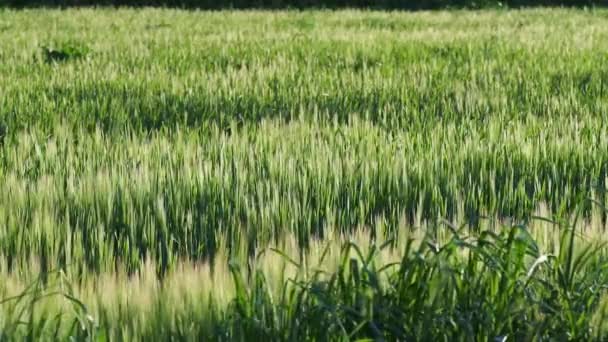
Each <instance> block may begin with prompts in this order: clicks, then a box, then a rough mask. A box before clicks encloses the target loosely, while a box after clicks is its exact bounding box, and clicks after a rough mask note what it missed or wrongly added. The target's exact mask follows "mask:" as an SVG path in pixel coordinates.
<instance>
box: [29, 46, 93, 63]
mask: <svg viewBox="0 0 608 342" xmlns="http://www.w3.org/2000/svg"><path fill="white" fill-rule="evenodd" d="M41 49H42V55H43V56H42V57H43V60H44V61H45V62H46V63H53V62H65V61H68V60H74V59H81V58H85V57H87V56H89V54H90V53H91V49H90V48H89V47H88V46H86V45H84V44H82V43H77V42H65V43H62V44H59V45H57V46H42V47H41Z"/></svg>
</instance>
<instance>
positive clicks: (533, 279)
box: [0, 221, 608, 341]
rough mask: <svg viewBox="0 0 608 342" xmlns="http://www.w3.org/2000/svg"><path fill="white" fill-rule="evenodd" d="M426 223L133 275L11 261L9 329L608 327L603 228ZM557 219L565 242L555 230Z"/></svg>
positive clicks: (344, 331) (170, 334) (414, 335)
mask: <svg viewBox="0 0 608 342" xmlns="http://www.w3.org/2000/svg"><path fill="white" fill-rule="evenodd" d="M375 228H376V229H378V230H384V229H387V227H386V226H384V225H382V224H379V225H377V226H375ZM426 228H427V229H426V232H427V233H426V235H421V234H424V233H422V231H418V233H416V231H412V230H410V229H409V228H406V229H404V230H403V231H402V234H401V235H400V238H397V240H384V239H383V240H375V242H374V240H371V242H370V237H369V231H367V230H366V229H362V230H358V231H357V232H356V233H355V234H353V235H351V237H347V236H345V235H341V234H339V233H337V231H336V230H333V231H332V233H331V234H330V235H328V236H327V238H326V239H325V240H324V241H321V240H315V241H312V243H313V246H312V248H310V249H309V250H308V251H307V252H305V253H303V254H298V253H297V243H296V241H295V240H294V239H293V236H292V237H291V238H286V239H283V240H282V242H280V243H279V244H278V245H275V246H276V247H279V249H277V248H276V247H273V248H270V249H262V250H261V251H260V252H259V253H257V254H256V256H255V257H254V258H253V259H249V261H246V259H242V260H240V261H239V260H237V259H233V260H232V261H231V262H230V263H228V262H227V259H226V258H225V256H218V257H217V258H216V259H215V261H213V263H212V264H209V263H202V264H191V263H183V264H180V266H179V267H177V268H176V269H175V270H174V271H172V272H170V273H168V274H166V275H165V277H164V278H163V279H162V280H159V279H158V278H157V277H156V272H155V267H154V265H153V264H147V265H146V266H145V267H143V268H142V269H141V270H140V271H139V272H137V273H136V274H134V275H132V276H130V277H129V276H127V275H126V274H124V273H122V272H116V273H113V274H111V275H110V274H108V275H102V276H95V275H91V276H88V277H84V278H79V277H72V278H71V279H70V276H69V275H68V274H66V273H64V272H59V273H51V274H48V275H47V276H46V278H45V279H44V280H43V279H38V280H37V281H35V282H34V283H32V285H30V287H28V288H26V289H25V290H19V288H23V285H24V284H25V283H24V280H23V279H24V278H22V280H19V277H15V276H11V275H6V274H5V276H7V278H6V279H7V280H8V282H7V283H5V285H4V286H2V287H0V294H2V295H6V294H7V291H8V293H11V291H12V292H17V295H16V296H13V297H10V298H8V299H6V300H4V301H3V302H2V303H1V304H0V313H2V317H3V320H2V321H0V330H1V331H3V332H4V334H5V336H8V337H11V338H19V337H24V336H31V337H35V338H46V339H48V338H52V339H66V338H68V336H71V337H73V338H78V339H84V338H87V339H94V340H99V339H101V340H106V339H131V338H143V339H155V340H157V339H163V340H165V339H178V340H200V339H201V338H202V339H212V340H250V339H252V338H253V339H264V340H279V341H293V340H294V339H298V340H327V339H329V340H350V339H373V340H404V339H416V340H428V339H431V340H437V339H441V340H470V339H476V340H495V339H505V338H507V339H516V340H537V339H541V340H547V339H549V340H554V339H557V340H564V339H573V340H583V339H584V340H592V339H593V340H601V339H604V338H606V337H607V336H606V333H607V332H608V327H606V325H605V322H604V319H605V317H606V314H607V313H608V312H607V310H608V307H607V306H606V298H607V297H606V296H607V295H608V294H607V292H606V287H607V286H608V277H607V274H606V272H604V271H603V270H604V269H605V268H606V267H608V259H607V258H606V254H605V252H606V250H605V245H604V244H602V243H600V242H594V241H593V240H589V239H588V238H589V237H590V236H589V235H588V234H587V233H588V230H589V229H587V233H585V231H581V230H580V229H581V227H580V226H578V225H560V224H558V223H538V221H536V222H535V223H534V224H533V225H532V226H530V227H526V226H511V227H508V226H505V227H502V228H499V229H488V230H486V229H483V230H481V231H480V232H478V233H472V234H471V233H469V232H467V230H466V229H464V228H457V227H453V226H451V225H450V224H448V225H446V226H441V227H437V228H436V229H431V227H426ZM546 229H552V234H553V235H554V237H555V240H557V241H558V243H557V244H555V245H553V244H552V243H551V242H550V241H547V240H544V239H542V238H541V236H542V235H543V234H546V231H544V230H546ZM392 231H394V229H393V230H392ZM428 232H435V233H433V234H431V233H428ZM438 233H439V234H438ZM581 233H583V235H582V236H581ZM391 246H398V247H391ZM281 249H283V250H285V251H287V252H286V253H284V252H282V251H281ZM289 251H291V252H289ZM248 269H249V271H248ZM7 285H8V287H7ZM51 317H54V319H51Z"/></svg>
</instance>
